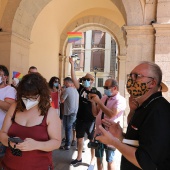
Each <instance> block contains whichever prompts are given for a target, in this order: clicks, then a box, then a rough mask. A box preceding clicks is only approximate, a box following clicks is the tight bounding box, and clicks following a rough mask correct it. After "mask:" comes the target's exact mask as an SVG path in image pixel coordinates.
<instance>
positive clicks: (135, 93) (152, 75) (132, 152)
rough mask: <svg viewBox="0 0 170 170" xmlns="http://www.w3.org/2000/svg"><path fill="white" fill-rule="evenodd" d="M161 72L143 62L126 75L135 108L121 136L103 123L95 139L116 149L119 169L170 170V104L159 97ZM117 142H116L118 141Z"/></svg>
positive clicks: (114, 127)
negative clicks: (118, 152)
mask: <svg viewBox="0 0 170 170" xmlns="http://www.w3.org/2000/svg"><path fill="white" fill-rule="evenodd" d="M161 81H162V71H161V69H160V67H159V66H158V65H157V64H155V63H152V62H142V63H141V64H139V65H137V66H136V67H135V68H134V69H133V70H132V71H131V72H130V74H128V75H127V85H126V88H127V91H128V93H129V94H130V96H132V97H133V99H134V102H135V103H136V105H137V107H136V109H135V112H134V114H133V117H132V118H131V119H130V122H129V124H128V128H127V132H126V134H124V133H123V132H122V129H121V128H120V127H119V125H118V124H115V123H114V122H112V121H109V120H107V119H106V120H103V121H102V122H103V123H104V125H105V126H107V127H108V128H109V132H110V133H108V132H107V131H105V130H104V129H103V128H102V127H101V126H100V130H101V131H102V135H101V136H98V137H96V140H99V141H101V142H102V143H105V144H110V145H113V146H115V148H117V149H118V150H119V151H120V152H121V153H122V160H121V168H120V169H121V170H127V169H128V170H129V169H130V170H140V169H144V170H156V169H157V170H166V169H167V170H169V169H170V156H169V155H170V146H169V144H170V135H169V129H170V113H169V112H170V104H169V102H168V101H167V100H166V99H165V98H164V97H163V96H162V92H161V91H160V90H159V89H160V84H161ZM118 139H119V140H118Z"/></svg>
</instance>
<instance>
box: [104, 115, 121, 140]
mask: <svg viewBox="0 0 170 170" xmlns="http://www.w3.org/2000/svg"><path fill="white" fill-rule="evenodd" d="M102 123H103V124H104V126H105V127H107V128H108V130H109V132H110V133H111V134H112V135H113V136H114V137H116V138H118V139H119V140H121V141H122V140H123V132H122V128H121V126H120V124H119V122H117V123H115V122H114V121H113V120H110V119H107V118H105V119H102Z"/></svg>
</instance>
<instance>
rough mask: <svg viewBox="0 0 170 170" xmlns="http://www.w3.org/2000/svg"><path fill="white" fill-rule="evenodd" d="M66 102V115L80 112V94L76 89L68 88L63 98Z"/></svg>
mask: <svg viewBox="0 0 170 170" xmlns="http://www.w3.org/2000/svg"><path fill="white" fill-rule="evenodd" d="M61 98H62V99H63V100H64V115H70V114H72V113H76V114H77V111H78V106H79V94H78V92H77V89H76V88H74V87H67V88H66V89H65V91H64V93H63V95H62V97H61Z"/></svg>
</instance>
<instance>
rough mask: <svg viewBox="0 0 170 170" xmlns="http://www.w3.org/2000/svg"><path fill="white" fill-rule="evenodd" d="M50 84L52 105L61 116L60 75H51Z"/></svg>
mask: <svg viewBox="0 0 170 170" xmlns="http://www.w3.org/2000/svg"><path fill="white" fill-rule="evenodd" d="M48 85H49V88H50V94H51V106H52V107H53V108H54V109H55V110H56V111H57V113H58V115H59V117H60V109H59V108H60V106H59V100H60V90H61V86H60V79H59V78H58V77H51V79H50V81H49V83H48Z"/></svg>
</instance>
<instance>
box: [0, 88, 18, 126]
mask: <svg viewBox="0 0 170 170" xmlns="http://www.w3.org/2000/svg"><path fill="white" fill-rule="evenodd" d="M15 98H16V90H15V89H14V88H13V87H11V86H9V85H8V86H6V87H4V88H0V100H2V101H4V100H5V99H12V100H15ZM5 115H6V112H5V111H4V110H2V109H0V129H1V127H2V124H3V121H4V118H5Z"/></svg>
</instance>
